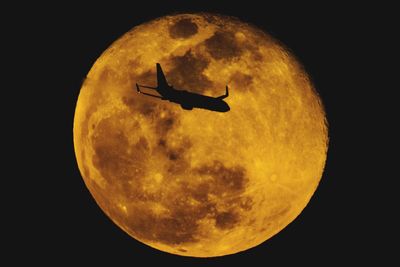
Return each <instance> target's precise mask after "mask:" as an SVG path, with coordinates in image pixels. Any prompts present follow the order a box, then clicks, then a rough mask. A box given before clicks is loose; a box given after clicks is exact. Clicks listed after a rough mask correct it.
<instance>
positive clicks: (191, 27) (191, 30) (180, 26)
mask: <svg viewBox="0 0 400 267" xmlns="http://www.w3.org/2000/svg"><path fill="white" fill-rule="evenodd" d="M198 28H199V27H198V26H197V24H196V23H194V22H193V21H192V20H191V19H190V18H184V19H181V20H178V21H177V22H175V23H174V24H173V25H172V26H170V27H169V36H171V38H174V39H177V38H189V37H191V36H193V35H195V34H196V33H197V31H198Z"/></svg>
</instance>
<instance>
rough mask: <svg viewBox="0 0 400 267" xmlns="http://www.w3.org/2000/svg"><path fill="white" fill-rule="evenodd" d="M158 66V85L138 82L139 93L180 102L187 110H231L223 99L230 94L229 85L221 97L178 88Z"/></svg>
mask: <svg viewBox="0 0 400 267" xmlns="http://www.w3.org/2000/svg"><path fill="white" fill-rule="evenodd" d="M156 68H157V87H151V86H146V85H139V84H136V88H137V91H138V93H142V94H144V95H148V96H152V97H156V98H160V99H162V100H168V101H170V102H173V103H177V104H180V105H181V107H182V108H183V109H187V110H191V109H193V108H203V109H208V110H213V111H219V112H227V111H229V110H230V107H229V105H228V104H227V103H226V102H225V101H224V100H223V99H224V98H226V97H228V96H229V91H228V86H226V91H225V95H222V96H219V97H211V96H205V95H201V94H197V93H191V92H188V91H185V90H177V89H175V88H174V87H173V86H171V85H170V84H168V82H167V79H166V78H165V75H164V72H163V71H162V68H161V65H160V64H159V63H157V64H156ZM140 87H144V88H149V89H153V90H156V91H157V92H158V94H160V96H157V95H153V94H149V93H146V92H142V91H141V90H140Z"/></svg>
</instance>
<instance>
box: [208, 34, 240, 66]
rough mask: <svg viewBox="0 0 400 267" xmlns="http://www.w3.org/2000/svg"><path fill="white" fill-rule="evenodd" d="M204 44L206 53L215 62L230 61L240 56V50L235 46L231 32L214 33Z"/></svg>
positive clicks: (235, 42)
mask: <svg viewBox="0 0 400 267" xmlns="http://www.w3.org/2000/svg"><path fill="white" fill-rule="evenodd" d="M204 44H205V46H206V49H207V51H208V53H210V55H211V56H212V57H213V58H215V59H217V60H219V59H227V60H230V59H233V58H236V57H239V56H240V55H241V54H242V48H241V47H240V46H239V45H238V44H237V41H236V39H235V35H234V33H233V32H228V31H216V32H215V33H214V35H213V36H211V37H210V38H208V39H207V40H205V42H204Z"/></svg>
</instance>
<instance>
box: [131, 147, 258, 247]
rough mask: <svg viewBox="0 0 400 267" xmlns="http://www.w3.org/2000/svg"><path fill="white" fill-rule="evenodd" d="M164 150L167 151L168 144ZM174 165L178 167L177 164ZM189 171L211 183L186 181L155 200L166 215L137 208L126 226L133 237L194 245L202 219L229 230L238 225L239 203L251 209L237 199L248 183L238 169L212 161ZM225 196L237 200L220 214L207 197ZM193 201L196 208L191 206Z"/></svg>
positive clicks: (244, 199)
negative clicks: (233, 196)
mask: <svg viewBox="0 0 400 267" xmlns="http://www.w3.org/2000/svg"><path fill="white" fill-rule="evenodd" d="M165 146H166V147H168V143H166V144H165ZM183 162H184V161H183ZM176 163H178V164H179V163H181V160H178V161H176ZM192 171H195V172H197V173H201V174H202V175H205V176H209V178H211V180H207V181H204V182H202V183H200V184H198V183H192V182H191V181H190V177H188V180H187V181H184V182H183V183H181V185H180V186H181V188H180V189H179V190H175V191H173V192H169V195H168V196H167V197H164V198H163V199H164V200H163V201H161V200H160V199H158V200H157V199H156V200H155V203H159V204H161V205H163V206H164V208H165V209H166V210H168V213H167V214H156V213H154V212H152V211H151V209H148V208H146V207H147V204H143V205H140V206H137V208H135V209H134V210H133V211H132V213H131V214H129V215H128V216H129V218H128V220H129V224H130V225H131V226H132V231H134V233H135V235H136V236H137V237H139V238H143V239H145V240H151V241H157V242H162V243H164V244H169V245H179V244H184V243H191V242H197V241H198V236H199V234H200V233H199V232H198V231H199V230H198V227H199V225H198V223H199V221H200V220H201V219H204V218H206V217H210V216H211V218H213V219H214V220H215V226H216V227H217V228H218V229H221V230H229V229H232V228H234V227H235V226H236V225H237V224H238V223H240V220H241V219H242V217H241V216H240V214H241V205H242V203H246V205H248V206H250V205H252V202H251V201H249V200H248V199H246V198H242V197H240V193H242V192H243V191H244V190H245V188H246V183H247V181H248V178H246V176H245V172H244V169H243V168H242V167H241V166H233V167H226V166H225V165H224V164H223V163H222V162H219V161H214V162H213V163H211V164H209V165H204V166H202V167H201V168H199V169H195V170H192ZM167 192H168V191H167ZM227 192H228V193H231V194H235V195H237V196H238V197H237V198H236V201H235V202H234V203H230V205H228V206H224V208H223V209H224V210H221V211H219V210H218V208H217V203H216V202H214V200H210V199H209V198H208V196H209V195H210V194H214V195H222V194H224V193H227ZM193 200H195V201H197V203H198V204H197V205H192V204H191V202H192V201H193ZM221 200H223V199H221ZM137 214H140V216H137Z"/></svg>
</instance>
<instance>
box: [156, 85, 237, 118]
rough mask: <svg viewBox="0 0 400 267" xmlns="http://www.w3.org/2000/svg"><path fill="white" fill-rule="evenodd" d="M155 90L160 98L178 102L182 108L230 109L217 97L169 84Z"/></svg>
mask: <svg viewBox="0 0 400 267" xmlns="http://www.w3.org/2000/svg"><path fill="white" fill-rule="evenodd" d="M157 91H158V93H159V94H160V95H161V96H162V98H161V99H163V100H168V101H170V102H173V103H177V104H180V105H181V106H182V108H184V109H188V110H190V109H193V108H204V109H211V110H214V111H220V112H226V111H229V110H230V108H229V106H228V104H227V103H226V102H225V101H223V100H222V99H219V98H215V97H211V96H205V95H200V94H196V93H192V92H188V91H185V90H177V89H175V88H173V87H170V86H168V89H166V90H162V89H159V90H157Z"/></svg>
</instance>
